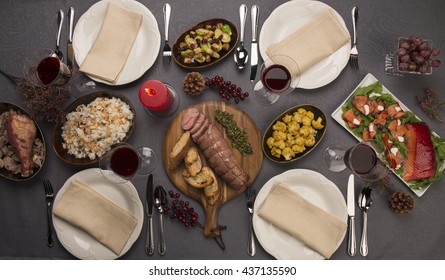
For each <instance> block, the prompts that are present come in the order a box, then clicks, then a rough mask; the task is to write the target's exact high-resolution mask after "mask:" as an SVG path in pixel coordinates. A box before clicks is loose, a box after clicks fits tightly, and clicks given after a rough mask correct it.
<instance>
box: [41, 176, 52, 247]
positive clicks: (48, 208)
mask: <svg viewBox="0 0 445 280" xmlns="http://www.w3.org/2000/svg"><path fill="white" fill-rule="evenodd" d="M42 183H43V187H44V188H45V200H46V219H47V228H48V231H47V239H46V241H47V245H48V247H53V245H54V239H53V230H52V225H53V223H52V213H51V212H52V206H53V202H54V190H53V187H52V186H51V182H50V181H48V180H42Z"/></svg>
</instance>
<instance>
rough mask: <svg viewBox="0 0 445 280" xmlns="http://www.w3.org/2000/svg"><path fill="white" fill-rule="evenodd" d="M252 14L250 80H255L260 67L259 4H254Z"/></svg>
mask: <svg viewBox="0 0 445 280" xmlns="http://www.w3.org/2000/svg"><path fill="white" fill-rule="evenodd" d="M250 12H251V13H250V15H251V17H252V44H251V46H250V50H251V51H250V52H251V54H252V55H251V58H250V81H251V82H254V81H255V77H256V71H257V67H258V41H257V35H258V16H259V12H260V10H259V8H258V6H257V5H253V6H252V10H251V11H250Z"/></svg>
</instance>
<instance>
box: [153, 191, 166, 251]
mask: <svg viewBox="0 0 445 280" xmlns="http://www.w3.org/2000/svg"><path fill="white" fill-rule="evenodd" d="M154 198H155V206H156V207H157V208H158V213H159V243H158V253H159V255H161V256H163V255H165V251H166V246H165V235H164V220H163V217H162V216H163V215H164V207H165V206H166V205H167V192H166V191H165V189H164V188H163V187H162V186H157V187H156V188H155V192H154Z"/></svg>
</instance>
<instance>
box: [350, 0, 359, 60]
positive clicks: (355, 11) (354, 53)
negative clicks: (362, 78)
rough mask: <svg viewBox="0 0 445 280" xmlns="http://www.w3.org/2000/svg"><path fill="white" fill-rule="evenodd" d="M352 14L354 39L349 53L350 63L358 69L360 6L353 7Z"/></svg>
mask: <svg viewBox="0 0 445 280" xmlns="http://www.w3.org/2000/svg"><path fill="white" fill-rule="evenodd" d="M351 14H352V31H353V32H354V34H353V36H354V37H353V41H352V48H351V52H350V53H349V63H350V65H351V66H352V68H354V69H358V50H357V20H358V8H357V7H353V8H352V10H351Z"/></svg>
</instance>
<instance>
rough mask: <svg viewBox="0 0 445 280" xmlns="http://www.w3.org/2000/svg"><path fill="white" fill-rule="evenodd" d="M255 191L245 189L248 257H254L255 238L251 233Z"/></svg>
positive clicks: (249, 188)
mask: <svg viewBox="0 0 445 280" xmlns="http://www.w3.org/2000/svg"><path fill="white" fill-rule="evenodd" d="M255 198H256V191H255V189H254V188H253V186H249V187H247V191H246V200H247V210H249V234H248V239H247V254H249V256H252V257H253V256H255V253H256V249H255V238H254V233H253V205H254V203H255Z"/></svg>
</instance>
